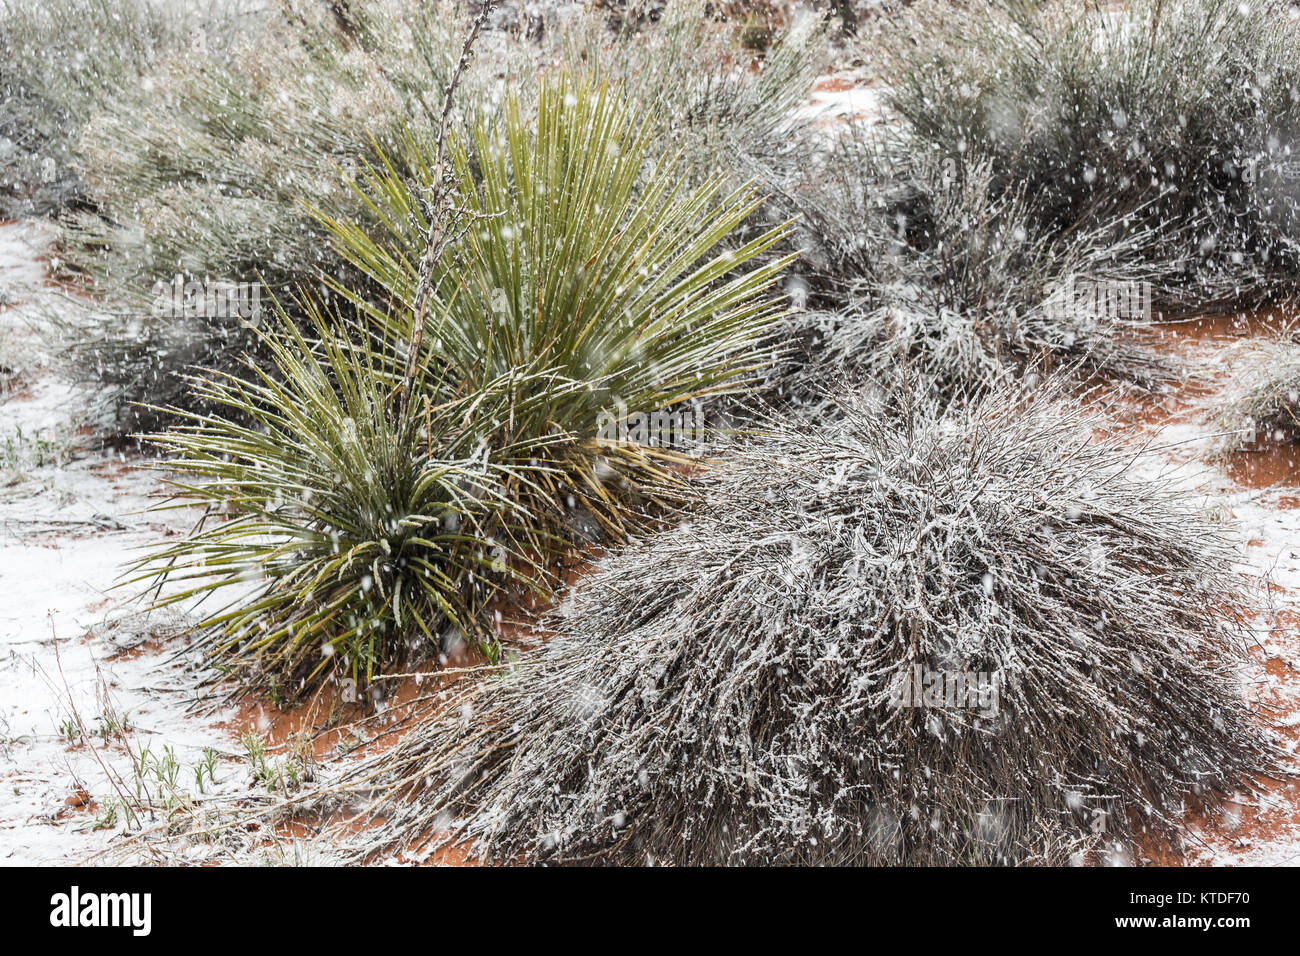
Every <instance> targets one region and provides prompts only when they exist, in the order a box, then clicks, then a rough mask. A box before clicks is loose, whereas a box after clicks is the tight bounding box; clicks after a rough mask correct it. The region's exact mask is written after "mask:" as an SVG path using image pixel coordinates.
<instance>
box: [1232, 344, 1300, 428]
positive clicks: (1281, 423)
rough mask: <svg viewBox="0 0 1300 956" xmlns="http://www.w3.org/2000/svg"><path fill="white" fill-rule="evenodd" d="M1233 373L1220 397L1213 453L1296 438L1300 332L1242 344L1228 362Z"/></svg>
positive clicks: (1299, 417) (1299, 414) (1299, 425)
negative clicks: (1216, 434) (1230, 380)
mask: <svg viewBox="0 0 1300 956" xmlns="http://www.w3.org/2000/svg"><path fill="white" fill-rule="evenodd" d="M1230 361H1231V366H1232V367H1233V368H1234V369H1235V370H1236V372H1237V374H1236V375H1235V376H1234V378H1233V381H1232V382H1231V383H1230V384H1229V385H1228V387H1227V389H1226V390H1225V392H1226V394H1223V395H1221V396H1220V399H1219V404H1218V408H1217V411H1216V415H1217V424H1218V426H1219V429H1220V430H1221V431H1222V432H1224V433H1225V434H1222V435H1221V437H1220V439H1219V440H1218V441H1217V442H1216V447H1215V450H1216V451H1219V452H1225V451H1230V450H1233V449H1237V448H1241V447H1243V446H1245V445H1249V444H1252V443H1254V442H1256V441H1264V442H1270V441H1298V440H1300V332H1297V330H1296V329H1294V328H1292V329H1290V330H1288V331H1285V332H1284V333H1283V334H1281V335H1279V336H1278V337H1277V338H1276V339H1273V340H1255V341H1251V342H1249V343H1245V344H1243V345H1242V346H1241V347H1239V348H1238V349H1237V350H1236V352H1235V353H1234V354H1232V355H1231V358H1230Z"/></svg>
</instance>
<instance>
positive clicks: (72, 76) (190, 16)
mask: <svg viewBox="0 0 1300 956" xmlns="http://www.w3.org/2000/svg"><path fill="white" fill-rule="evenodd" d="M249 7H251V4H246V3H245V4H240V3H239V2H237V0H222V2H208V3H194V4H191V5H189V6H188V8H177V7H176V5H174V4H168V3H163V2H158V0H129V2H114V3H110V2H108V0H47V2H41V3H24V2H15V0H4V2H3V3H0V63H3V64H4V69H3V70H2V71H0V219H7V218H18V217H19V216H23V215H44V214H47V213H51V212H55V211H57V210H58V209H60V208H61V207H62V206H63V205H64V204H66V203H68V202H71V201H74V200H76V199H78V198H79V197H80V196H81V194H82V185H81V182H80V180H79V179H78V177H77V175H76V174H75V172H74V170H73V168H72V162H71V160H72V146H73V143H74V141H75V138H76V135H77V133H78V131H79V130H80V129H81V126H82V125H83V124H84V123H85V122H86V121H87V119H89V118H90V116H91V114H92V113H93V112H94V111H95V110H96V109H97V108H98V107H100V106H101V105H102V104H103V103H104V102H105V100H106V99H108V98H109V95H110V93H111V92H112V91H114V90H115V89H116V88H117V86H118V85H119V84H132V83H134V82H136V81H137V80H138V78H139V76H140V74H141V73H143V72H145V71H147V70H148V69H149V68H150V67H151V66H152V65H153V64H154V63H155V62H156V61H157V60H158V59H159V58H160V57H162V56H164V55H166V54H167V53H168V52H169V51H173V50H177V49H180V48H183V47H188V46H189V45H190V44H191V42H192V41H193V38H194V37H195V35H196V33H197V32H198V31H206V32H210V33H211V34H212V35H213V37H214V42H215V38H219V37H220V36H221V35H222V34H223V33H224V32H225V31H227V30H230V29H235V28H236V24H238V23H239V22H240V21H241V20H245V19H247V17H248V16H249V12H248V9H247V8H249Z"/></svg>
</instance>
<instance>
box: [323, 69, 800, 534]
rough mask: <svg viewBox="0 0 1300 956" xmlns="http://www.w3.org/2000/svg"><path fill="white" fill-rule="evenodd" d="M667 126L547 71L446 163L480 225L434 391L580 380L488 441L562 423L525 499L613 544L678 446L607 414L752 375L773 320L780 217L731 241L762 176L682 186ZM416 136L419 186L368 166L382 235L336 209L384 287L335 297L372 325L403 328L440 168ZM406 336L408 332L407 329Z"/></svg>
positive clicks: (437, 314) (434, 322)
mask: <svg viewBox="0 0 1300 956" xmlns="http://www.w3.org/2000/svg"><path fill="white" fill-rule="evenodd" d="M654 134H655V127H654V125H653V124H652V123H651V122H649V121H648V120H646V119H645V118H644V117H641V116H639V115H638V112H637V110H636V109H635V103H634V102H628V101H625V100H623V99H622V98H621V97H620V95H619V94H618V93H617V92H615V91H611V90H609V89H608V88H606V87H604V86H593V85H592V84H591V83H590V82H589V81H580V80H574V79H571V78H569V77H568V76H567V75H565V74H563V73H561V74H557V75H555V76H553V77H551V78H550V79H547V80H545V81H543V86H542V90H541V93H540V97H539V100H538V103H537V107H536V110H535V111H528V112H526V111H525V110H524V109H523V108H522V106H521V105H520V103H519V101H518V100H517V99H513V98H512V99H511V100H510V101H509V102H508V103H507V105H506V107H505V111H504V116H503V121H502V124H501V125H500V126H499V127H496V126H489V125H483V124H480V125H479V126H478V127H477V128H476V130H475V132H474V135H473V137H472V139H471V138H468V137H466V138H462V139H461V140H459V141H458V142H457V144H456V146H455V148H454V150H453V153H452V163H451V165H452V167H453V168H454V171H455V179H456V182H457V183H458V184H459V185H460V194H459V197H458V199H457V201H456V205H457V207H458V208H459V209H461V210H462V211H463V213H464V214H465V216H466V217H467V219H466V221H465V225H464V226H463V228H461V229H460V231H459V233H458V238H457V240H456V241H455V242H454V243H453V244H452V245H451V246H450V248H449V249H448V253H447V255H445V256H444V257H443V258H442V260H441V261H440V262H439V263H438V266H437V268H436V270H435V271H434V272H433V274H432V275H431V276H430V279H429V281H430V285H431V288H432V289H434V290H435V291H434V298H435V300H436V301H435V304H434V305H433V306H432V307H431V308H430V310H429V316H430V318H429V321H428V323H427V328H425V329H424V330H423V332H422V333H421V334H422V341H423V342H424V343H427V344H428V347H429V349H430V353H429V356H430V357H429V361H430V362H431V363H432V364H433V366H434V369H435V371H434V372H432V373H430V374H431V379H432V384H431V387H432V388H433V389H434V390H435V393H436V394H440V393H442V392H450V393H454V392H457V391H459V390H461V389H464V388H470V389H473V388H477V387H481V385H482V383H484V382H487V381H492V380H497V379H500V378H503V377H508V376H512V375H519V376H520V378H519V381H520V388H521V392H520V397H521V399H522V398H523V397H524V395H525V394H526V390H525V384H526V383H529V382H530V381H532V380H531V379H530V378H529V376H532V375H545V376H555V377H557V378H558V379H562V380H564V381H571V382H580V383H583V388H582V389H580V390H577V391H573V392H569V393H566V394H565V396H564V397H563V398H562V399H557V400H556V401H554V402H550V403H542V404H539V405H537V406H536V407H537V409H538V413H537V414H536V415H535V416H528V415H525V414H523V413H522V412H517V413H516V414H514V415H513V416H512V417H511V420H510V422H509V423H508V425H507V423H505V422H500V423H495V424H493V425H490V426H487V428H485V432H484V436H485V439H486V440H488V441H489V443H490V444H493V445H495V443H496V441H497V439H496V434H497V433H498V432H497V431H496V430H497V429H499V430H500V432H502V433H507V434H513V435H517V436H525V435H527V436H537V437H541V436H543V435H554V436H561V437H562V438H563V441H557V442H555V443H553V444H551V445H549V446H548V449H547V451H546V456H545V457H546V461H547V462H548V463H549V464H550V465H551V466H552V467H553V471H551V472H548V473H547V475H548V477H546V478H539V479H538V480H537V482H536V486H537V488H538V489H539V490H540V491H541V492H542V494H541V495H540V496H539V497H537V498H535V499H533V500H531V501H529V502H528V503H527V507H528V510H529V511H530V513H532V514H533V515H535V516H537V517H538V518H539V519H542V518H545V517H547V516H551V517H552V518H553V519H554V522H555V523H556V524H557V525H562V524H565V523H567V519H566V517H565V514H564V513H565V511H566V510H571V509H573V508H575V507H576V508H578V509H579V510H580V511H583V512H585V513H589V514H590V515H591V516H592V518H594V520H595V521H596V522H597V524H598V525H599V526H600V527H601V529H602V530H603V532H604V533H606V534H610V535H614V536H616V537H617V536H621V535H622V534H623V533H624V531H625V528H624V519H625V518H626V517H627V516H628V512H627V509H626V508H625V507H624V505H623V504H622V500H623V497H624V496H623V494H622V493H621V492H619V491H618V489H619V487H620V485H621V484H623V483H625V482H630V484H631V485H632V486H633V487H635V486H636V485H638V484H640V483H642V480H643V478H644V477H645V476H646V475H647V474H653V473H656V472H657V471H658V470H659V466H658V465H656V464H655V459H656V458H658V457H660V456H661V455H663V454H667V453H666V452H664V451H662V450H658V449H654V448H652V447H649V446H643V445H638V444H635V443H632V442H618V441H615V442H609V441H603V440H598V439H597V434H596V433H597V424H598V420H599V418H600V415H601V413H602V412H607V411H610V410H612V409H614V408H616V407H617V406H618V403H620V402H621V403H622V405H623V407H624V408H626V409H627V410H628V411H629V413H632V414H636V413H647V414H648V413H653V412H657V411H660V410H662V409H666V408H669V407H672V406H677V405H680V404H682V403H687V402H691V401H695V400H700V399H704V398H707V397H709V396H713V395H717V394H721V393H724V392H728V391H735V390H737V389H741V388H743V387H744V385H745V383H746V378H747V376H748V375H749V374H750V373H752V372H754V371H755V366H756V364H758V363H760V362H761V359H760V357H759V356H758V350H759V347H760V346H761V345H762V344H763V343H765V341H766V339H767V338H768V335H769V333H770V332H771V330H772V328H773V326H774V323H775V319H776V317H777V314H778V309H779V303H778V302H777V300H776V299H775V298H774V297H772V296H771V295H770V294H769V291H770V289H771V287H772V285H773V283H774V282H775V280H776V278H777V276H778V275H779V273H780V270H781V268H782V267H783V266H784V265H785V260H784V259H781V258H775V259H772V260H771V261H768V262H765V263H763V264H761V265H756V264H754V262H753V261H752V260H754V259H755V257H757V256H759V255H761V254H762V253H764V252H765V251H766V250H768V249H769V248H771V247H772V246H773V245H774V244H775V243H777V242H778V241H779V240H780V239H781V238H782V236H783V234H784V230H783V229H782V228H780V227H778V228H776V229H773V230H770V231H767V232H765V233H762V234H760V235H758V236H756V237H755V238H753V239H751V240H749V241H747V242H744V243H742V244H739V245H735V246H724V244H725V243H726V241H727V240H728V239H729V238H730V237H731V235H732V234H733V233H734V232H735V231H736V230H737V229H738V228H740V227H741V226H742V225H743V224H744V223H745V221H746V219H747V218H748V217H749V216H750V214H751V213H753V211H754V210H755V208H756V207H757V206H758V204H759V203H760V201H761V197H760V196H759V195H758V194H757V193H756V192H755V191H754V190H753V188H751V187H742V188H740V189H737V190H724V189H723V183H724V179H725V177H724V175H722V174H719V175H715V176H713V177H710V178H709V179H707V180H705V181H704V182H703V183H702V184H700V185H699V186H696V187H691V186H689V185H687V183H686V181H685V178H684V177H683V176H682V175H681V170H680V164H679V163H678V161H677V160H676V159H675V158H674V157H673V156H663V155H662V154H661V153H660V152H659V150H658V149H657V148H656V147H657V144H656V143H655V138H654ZM409 148H410V149H411V150H412V151H413V152H414V154H415V157H416V158H413V159H410V160H408V161H407V162H406V165H408V166H410V167H412V168H416V169H417V170H419V171H420V173H419V175H418V176H417V177H416V178H415V179H414V180H406V179H404V178H403V177H401V176H397V175H394V173H393V170H392V167H391V166H388V165H385V166H380V167H376V168H373V169H371V170H369V171H368V173H367V175H366V176H365V177H364V178H365V179H366V181H367V185H366V187H365V190H366V191H367V192H368V194H369V195H370V196H371V197H372V202H373V208H374V210H375V218H376V219H378V220H379V221H381V222H383V223H384V224H385V226H386V227H387V228H385V229H381V230H377V231H374V232H373V234H370V233H368V232H367V230H366V229H365V228H364V227H363V226H361V225H358V224H356V223H340V222H337V221H332V220H330V221H328V226H329V228H330V230H331V232H332V234H333V236H334V238H335V241H336V244H337V246H338V248H339V251H340V254H341V255H342V256H343V257H344V258H345V259H346V260H347V261H348V262H349V263H350V265H352V266H353V267H354V268H355V269H357V270H358V271H360V272H362V273H364V274H365V275H366V276H367V277H368V279H369V280H370V281H369V283H368V284H367V286H365V287H364V288H366V289H369V288H372V287H373V288H380V289H382V290H383V297H382V299H381V300H380V302H379V306H378V308H376V306H375V305H374V304H372V302H370V301H367V300H366V299H365V297H364V295H360V294H358V293H357V292H355V291H354V290H350V289H348V288H346V287H345V286H343V285H342V284H340V283H335V284H334V286H335V290H336V292H337V293H338V294H339V295H340V296H341V297H342V298H344V299H345V300H348V301H350V302H351V303H352V305H353V306H354V307H355V308H357V309H358V311H360V312H361V313H363V314H367V315H369V316H371V317H372V319H373V320H375V321H390V322H391V321H397V320H400V321H403V322H407V323H409V322H410V319H411V317H412V316H413V314H414V312H415V309H414V308H413V307H414V305H415V301H414V300H415V291H416V288H417V283H418V279H419V268H418V266H419V263H420V262H421V261H422V259H423V258H424V255H425V251H426V242H427V236H428V234H429V225H430V224H429V221H428V220H427V219H426V212H425V209H424V207H423V205H422V203H421V197H422V196H425V195H427V193H428V191H429V187H430V186H431V185H432V177H433V176H435V175H436V173H435V166H436V163H435V162H433V154H434V153H433V144H429V143H424V144H421V143H418V142H413V143H412V144H411V145H410V147H409ZM404 334H406V335H407V336H408V340H413V339H414V336H413V335H412V333H411V331H410V330H409V326H408V330H407V331H405V332H404ZM531 387H532V386H531V385H527V388H531ZM668 457H671V455H670V454H669V455H668ZM550 475H554V478H553V479H552V478H550V477H549V476H550ZM637 476H641V478H638V477H637Z"/></svg>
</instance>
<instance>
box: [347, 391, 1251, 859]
mask: <svg viewBox="0 0 1300 956" xmlns="http://www.w3.org/2000/svg"><path fill="white" fill-rule="evenodd" d="M1076 407H1077V406H1076ZM1094 425H1096V422H1095V421H1089V420H1087V418H1086V417H1082V418H1081V417H1080V414H1079V413H1078V412H1077V411H1076V410H1074V408H1072V407H1071V406H1068V405H1066V404H1063V403H1061V402H1060V401H1059V400H1057V397H1056V396H1049V397H1048V398H1044V397H1042V396H1040V395H1034V394H1029V393H1024V394H1022V393H1015V392H1010V391H999V392H996V393H994V394H993V395H992V396H991V397H988V398H986V399H985V400H984V401H982V402H980V403H977V404H976V405H973V406H971V407H969V408H968V409H967V410H965V411H963V412H960V413H955V412H954V413H949V414H948V415H945V416H935V415H932V414H928V413H926V410H924V409H918V410H917V414H914V415H911V416H902V417H894V416H888V415H882V414H881V410H880V408H879V407H878V405H877V404H876V403H875V402H874V401H872V400H868V399H865V398H856V399H853V400H851V401H850V402H849V403H848V404H847V405H846V407H845V408H843V409H842V415H841V418H840V420H839V421H838V422H837V423H835V424H834V425H831V426H829V427H825V428H816V429H813V428H809V427H806V425H803V424H800V423H782V422H773V423H772V426H771V428H772V435H771V437H770V438H769V439H768V440H765V441H763V442H760V443H757V444H754V445H751V446H749V447H742V448H737V449H735V450H734V452H732V453H731V454H729V455H728V456H727V459H726V461H727V466H726V467H725V468H723V469H719V470H718V471H717V472H715V473H713V474H711V476H710V477H708V478H707V479H706V481H705V486H704V488H703V489H702V495H701V498H702V501H701V503H700V505H699V509H698V510H697V511H695V512H693V513H691V514H690V515H689V516H688V517H687V519H686V520H685V521H684V522H683V523H681V524H680V525H679V526H677V527H672V528H669V529H667V530H664V531H662V532H659V533H657V534H654V535H653V536H650V537H647V538H645V539H643V540H640V541H637V542H634V543H632V544H631V545H629V546H627V547H626V548H624V549H622V550H620V551H618V552H616V553H614V554H612V555H611V556H609V557H607V558H605V559H603V560H602V561H601V562H600V568H599V571H598V573H595V574H593V575H592V576H591V577H590V578H588V579H586V580H584V581H582V582H580V583H579V584H577V585H576V586H575V589H574V591H573V592H572V594H571V596H570V598H569V600H568V601H567V602H566V606H565V609H564V610H562V611H561V612H560V613H559V614H558V615H557V616H556V618H555V619H554V620H552V621H550V622H548V623H547V625H546V627H545V632H546V633H547V635H548V636H547V638H546V640H545V642H544V643H543V644H542V645H541V646H539V647H538V648H537V649H536V650H535V651H533V652H531V653H529V654H527V655H525V656H524V657H523V659H522V660H520V661H519V662H517V663H516V664H514V665H513V666H512V667H511V668H510V669H508V670H507V671H506V672H505V673H503V674H502V675H501V676H500V677H499V679H492V680H486V681H483V682H480V683H477V684H476V685H474V686H472V687H465V688H462V689H459V690H457V691H455V692H453V693H451V694H450V695H449V696H447V698H446V700H445V701H444V702H443V703H442V704H441V705H439V706H440V707H441V708H442V709H440V710H439V711H438V712H437V713H436V714H435V715H434V716H433V717H431V718H430V719H429V720H428V722H427V723H425V724H424V725H423V726H421V727H420V728H419V729H418V730H416V731H414V732H413V733H411V734H409V735H408V736H407V737H406V738H404V739H403V740H402V741H401V743H400V744H398V745H397V746H396V747H395V748H394V749H392V750H391V751H389V752H388V753H386V754H384V755H382V756H380V757H377V758H374V759H372V760H370V761H368V762H365V763H364V764H363V765H360V766H358V767H357V768H355V769H353V770H351V771H350V772H349V773H350V776H349V777H348V778H347V779H346V780H345V781H344V783H343V789H345V790H346V789H347V787H348V786H355V787H357V788H358V789H361V790H364V791H366V792H367V793H373V792H374V788H375V787H376V786H379V787H380V788H381V793H382V794H384V795H386V796H387V797H388V799H387V800H380V801H378V802H377V803H376V804H375V807H376V812H377V813H378V815H379V816H380V817H381V821H380V822H378V823H377V826H378V829H376V830H373V831H372V830H367V829H363V830H361V831H353V832H360V833H361V836H360V837H359V838H357V839H356V840H354V841H353V846H354V848H355V849H356V851H357V852H358V853H359V854H362V855H364V854H365V853H366V852H373V851H374V850H375V849H376V847H377V846H378V845H382V844H386V843H387V842H388V841H392V843H393V844H395V845H401V846H402V847H403V850H404V852H406V853H408V854H410V853H411V852H412V850H413V849H415V850H416V852H419V850H421V849H428V848H431V847H434V846H437V845H455V846H457V847H460V848H463V849H466V850H468V851H469V852H470V853H471V854H474V855H477V856H480V857H484V858H488V859H491V860H495V861H509V862H525V863H542V862H546V863H634V864H635V863H644V862H647V861H650V862H663V863H670V864H718V863H879V864H960V863H996V864H1003V863H1025V862H1034V861H1037V862H1046V863H1058V862H1064V861H1067V860H1073V861H1076V862H1084V861H1088V860H1092V859H1096V856H1094V854H1096V855H1103V854H1111V853H1115V854H1118V855H1120V856H1121V857H1122V855H1123V854H1124V853H1125V852H1127V851H1129V850H1131V846H1132V844H1131V841H1132V840H1133V839H1134V838H1135V837H1138V836H1144V838H1146V839H1150V840H1155V841H1158V840H1159V839H1160V838H1161V837H1171V838H1172V837H1173V835H1174V833H1175V830H1176V826H1177V823H1178V821H1179V820H1180V819H1181V818H1182V815H1183V813H1184V811H1185V810H1186V809H1187V807H1188V805H1189V802H1192V803H1195V804H1196V805H1201V806H1205V807H1207V808H1209V812H1210V813H1211V814H1213V812H1214V810H1213V808H1214V807H1215V805H1216V797H1217V796H1218V795H1220V794H1222V793H1223V792H1224V791H1225V790H1227V789H1229V788H1232V787H1235V786H1237V785H1238V782H1239V780H1241V779H1242V778H1243V777H1248V776H1249V775H1250V774H1253V773H1255V772H1257V771H1259V770H1261V768H1263V767H1264V766H1266V765H1267V764H1268V763H1269V761H1270V754H1271V750H1270V745H1269V743H1268V742H1267V741H1266V739H1265V736H1264V734H1263V732H1261V730H1260V729H1259V726H1258V724H1257V723H1256V721H1255V719H1254V717H1253V715H1252V713H1251V711H1250V709H1249V707H1248V705H1247V702H1246V700H1245V698H1244V696H1243V683H1242V682H1241V681H1240V679H1239V678H1240V676H1241V675H1240V674H1239V673H1238V667H1239V665H1241V663H1242V661H1243V660H1244V637H1245V633H1246V632H1245V630H1244V628H1243V627H1242V625H1241V620H1242V617H1241V609H1242V608H1243V607H1244V606H1245V605H1244V603H1243V602H1244V601H1246V599H1247V598H1246V594H1245V591H1246V589H1245V588H1244V587H1243V583H1242V581H1241V580H1240V579H1239V578H1238V577H1237V576H1236V574H1235V572H1234V570H1233V553H1232V551H1231V548H1230V546H1229V545H1228V544H1227V543H1226V539H1225V538H1224V537H1223V536H1221V534H1220V533H1219V531H1218V530H1217V529H1216V528H1215V526H1214V525H1213V524H1212V523H1210V521H1209V520H1208V519H1207V518H1206V517H1205V516H1204V515H1203V513H1202V512H1200V511H1199V510H1198V508H1197V506H1196V504H1195V501H1194V499H1191V498H1184V497H1181V496H1180V494H1179V493H1177V492H1175V491H1173V490H1172V489H1171V488H1170V486H1168V485H1166V484H1164V483H1161V482H1158V481H1154V480H1150V479H1143V478H1142V477H1141V476H1140V475H1136V474H1133V473H1131V471H1130V469H1131V468H1132V466H1133V457H1134V456H1133V452H1132V449H1129V448H1125V447H1121V446H1119V445H1113V444H1107V443H1104V442H1100V441H1099V440H1098V439H1096V438H1095V437H1094V434H1095V433H1094V431H1093V426H1094ZM413 793H417V794H418V799H410V797H411V795H412V794H413ZM1148 845H1153V844H1150V843H1149V844H1148Z"/></svg>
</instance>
